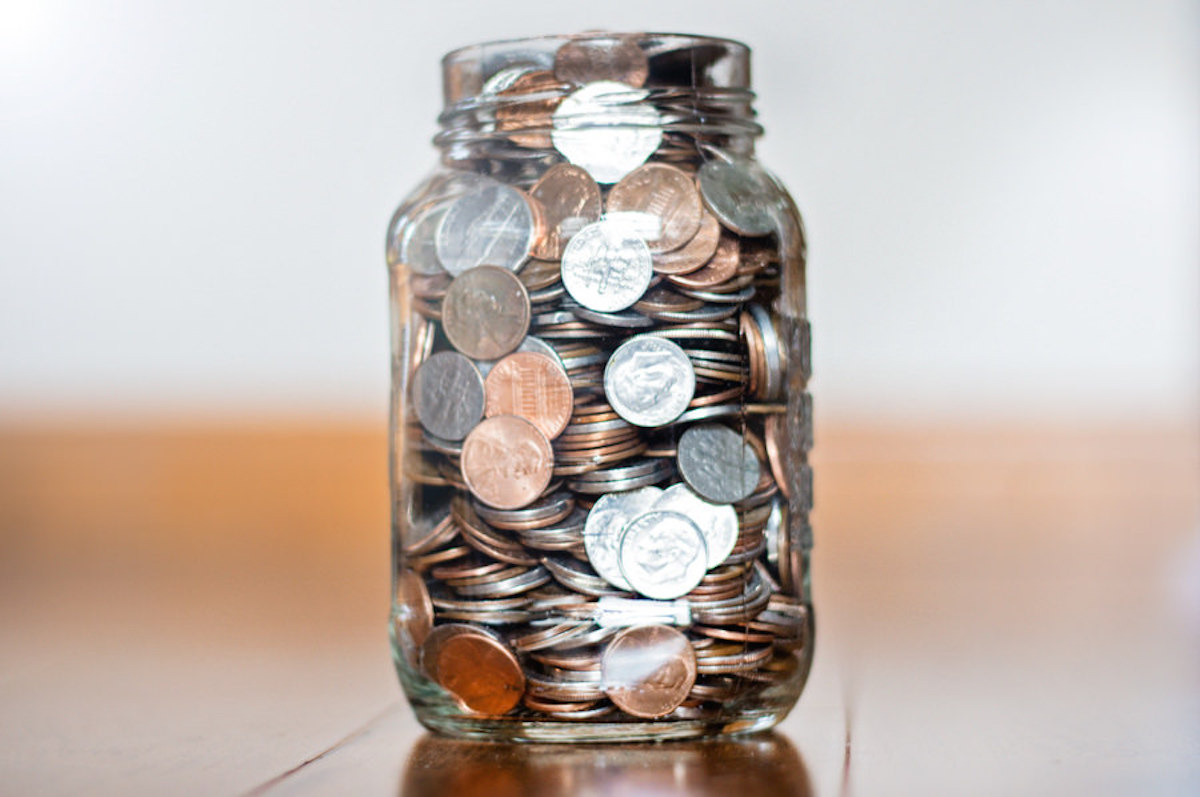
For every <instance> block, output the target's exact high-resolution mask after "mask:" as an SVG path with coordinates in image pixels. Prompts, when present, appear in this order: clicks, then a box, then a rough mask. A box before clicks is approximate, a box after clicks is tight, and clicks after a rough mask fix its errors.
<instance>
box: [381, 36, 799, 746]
mask: <svg viewBox="0 0 1200 797" xmlns="http://www.w3.org/2000/svg"><path fill="white" fill-rule="evenodd" d="M749 59H750V53H749V49H748V48H747V47H746V46H745V45H743V44H740V43H738V42H733V41H729V40H726V39H716V38H709V37H702V36H690V35H682V34H611V33H588V34H582V35H577V36H554V37H541V38H535V39H524V40H516V41H508V42H497V43H491V44H482V45H476V46H472V47H466V48H463V49H461V50H456V51H454V52H452V53H450V54H449V55H447V56H446V57H445V59H444V60H443V77H444V93H445V98H446V106H445V108H444V110H443V112H442V114H441V116H440V119H439V121H440V124H441V130H440V132H439V133H438V134H437V136H436V137H435V144H436V145H437V147H438V148H439V150H440V156H441V157H440V165H439V166H438V167H437V169H435V171H434V172H433V174H432V175H431V176H428V177H427V178H426V179H425V180H424V181H422V182H421V183H420V184H419V185H418V186H417V187H416V188H415V189H414V190H413V191H412V193H411V194H410V195H409V196H408V197H407V198H406V199H405V200H404V201H403V202H402V203H401V205H400V207H399V209H398V210H397V212H396V214H395V216H394V217H393V219H392V222H391V224H390V226H389V229H388V236H387V260H388V267H389V272H390V277H391V300H392V345H393V358H392V384H393V391H392V409H391V412H392V436H391V440H392V445H391V458H392V483H391V490H392V511H393V587H394V589H393V605H392V610H391V632H392V643H393V652H394V658H395V662H396V667H397V671H398V673H399V675H400V680H401V682H402V684H403V686H404V688H405V691H406V693H407V695H408V698H409V701H410V703H411V704H412V706H413V708H414V710H415V712H416V715H417V717H418V718H419V719H420V721H421V722H422V723H423V724H425V725H426V726H427V727H429V728H432V729H435V730H439V731H442V732H445V733H449V734H452V735H457V736H471V737H477V738H492V739H512V740H537V741H595V740H608V739H611V740H622V741H627V740H631V739H656V738H684V737H695V736H704V735H711V734H731V733H743V732H749V731H754V730H761V729H764V728H768V727H771V726H772V725H774V724H776V723H778V722H779V721H780V720H781V719H782V718H783V717H784V716H785V715H786V714H787V713H788V711H789V710H790V709H791V708H792V706H793V705H794V704H795V702H796V700H797V699H798V698H799V696H800V693H801V690H802V689H803V686H804V682H805V680H806V679H807V676H808V671H809V669H810V666H811V663H812V656H813V643H814V615H813V607H812V601H811V595H810V586H809V551H810V549H811V547H812V530H811V527H810V525H809V522H808V516H809V512H810V510H811V508H812V471H811V469H810V468H809V465H808V451H809V449H810V448H811V446H812V401H811V396H810V395H809V393H808V392H807V387H808V380H809V376H810V355H809V351H810V344H809V341H810V334H809V325H808V322H807V320H806V309H805V284H804V280H805V241H804V232H803V226H802V223H801V220H800V215H799V212H798V211H797V209H796V205H795V203H794V202H793V201H792V199H791V197H790V196H789V194H788V193H787V191H786V189H784V188H783V186H782V185H781V184H780V183H779V181H778V180H776V179H775V178H774V177H773V176H772V175H771V174H770V173H769V172H768V171H767V170H766V169H765V168H764V167H762V166H761V165H759V163H758V162H757V160H756V159H755V156H754V142H755V139H756V138H757V137H758V136H760V135H761V134H762V132H763V131H762V128H761V127H760V126H759V124H758V123H757V122H756V121H755V118H754V111H753V104H752V101H753V96H754V95H753V93H752V92H751V90H750V82H749Z"/></svg>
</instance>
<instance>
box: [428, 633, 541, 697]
mask: <svg viewBox="0 0 1200 797" xmlns="http://www.w3.org/2000/svg"><path fill="white" fill-rule="evenodd" d="M421 663H422V666H423V667H424V668H425V671H426V672H427V673H428V674H429V675H430V677H431V678H433V680H435V681H436V682H437V683H439V684H441V686H442V688H444V689H445V690H446V691H447V692H449V693H450V694H452V695H454V696H455V697H456V698H458V700H459V702H461V703H462V704H463V706H465V707H466V708H467V709H468V710H470V711H471V712H473V713H476V714H482V715H486V716H499V715H501V714H507V713H508V712H509V711H511V710H512V709H513V708H515V707H516V705H517V704H518V703H519V702H520V701H521V695H522V694H524V692H525V674H524V672H522V670H521V665H520V663H519V662H518V661H517V657H516V656H514V655H513V652H512V651H511V650H509V649H508V647H507V646H506V645H505V644H504V643H503V642H501V641H500V640H499V639H497V638H496V637H494V636H493V635H492V634H490V633H488V632H487V631H484V630H483V629H481V628H476V627H474V626H469V625H459V624H451V625H443V626H438V627H437V628H436V629H434V631H433V633H431V634H430V635H429V637H428V638H427V639H426V640H425V645H424V647H423V648H422V653H421Z"/></svg>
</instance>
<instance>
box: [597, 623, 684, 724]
mask: <svg viewBox="0 0 1200 797" xmlns="http://www.w3.org/2000/svg"><path fill="white" fill-rule="evenodd" d="M600 671H601V677H602V682H603V685H604V691H605V693H606V694H607V695H608V696H609V698H611V699H612V702H613V703H615V704H616V705H617V707H618V708H620V709H621V710H622V711H624V712H625V713H627V714H632V715H633V716H635V717H644V718H646V719H653V718H655V717H662V716H665V715H667V714H670V713H671V712H672V711H674V710H675V709H676V708H678V707H679V705H680V704H681V703H682V702H683V701H684V700H685V699H686V698H687V696H688V692H690V691H691V690H692V685H693V684H694V683H695V682H696V652H695V650H694V649H693V648H692V645H691V643H690V642H688V639H687V637H686V636H684V635H683V634H682V633H680V632H679V631H677V630H675V629H674V628H671V627H670V626H665V625H642V626H635V627H633V628H626V629H625V630H623V631H621V632H620V633H619V634H617V635H616V636H615V637H613V639H612V641H611V642H609V643H608V647H607V648H605V650H604V656H603V657H602V658H601V662H600Z"/></svg>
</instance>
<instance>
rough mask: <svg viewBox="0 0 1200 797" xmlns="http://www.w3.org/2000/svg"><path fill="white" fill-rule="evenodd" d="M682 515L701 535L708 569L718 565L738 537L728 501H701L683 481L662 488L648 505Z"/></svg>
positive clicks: (736, 517)
mask: <svg viewBox="0 0 1200 797" xmlns="http://www.w3.org/2000/svg"><path fill="white" fill-rule="evenodd" d="M651 508H652V509H653V510H655V511H659V510H665V511H669V512H678V513H680V514H681V515H686V516H687V517H688V518H689V519H690V520H691V521H692V522H693V523H695V524H696V528H698V529H700V533H701V534H703V535H704V544H705V549H706V550H707V552H708V568H709V569H710V570H711V569H712V568H714V567H716V566H718V565H720V564H721V563H722V562H724V561H725V559H726V557H728V556H729V554H730V552H732V551H733V546H734V544H735V543H736V542H737V539H738V515H737V510H735V509H734V508H733V507H732V506H730V505H729V504H714V503H712V502H711V501H705V500H704V499H703V498H701V497H700V496H699V495H697V494H696V493H695V492H693V491H692V489H691V488H690V487H688V486H687V485H686V484H673V485H671V486H670V487H668V488H667V489H666V490H664V491H663V494H662V495H661V496H659V497H658V500H656V501H655V502H654V506H653V507H651Z"/></svg>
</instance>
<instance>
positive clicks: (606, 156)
mask: <svg viewBox="0 0 1200 797" xmlns="http://www.w3.org/2000/svg"><path fill="white" fill-rule="evenodd" d="M648 95H649V92H647V91H646V90H645V89H635V88H632V87H630V86H627V85H625V84H624V83H618V82H616V81H612V80H599V81H596V82H594V83H588V84H587V85H586V86H584V87H583V88H581V89H579V90H577V91H575V92H574V93H572V94H570V95H569V96H568V97H566V99H564V100H563V101H562V103H561V104H560V105H559V106H558V109H557V110H556V111H555V112H554V117H553V122H554V132H553V133H551V140H552V141H553V144H554V148H555V149H557V150H558V151H559V152H560V153H562V155H563V157H565V158H566V159H567V160H569V161H570V162H571V163H574V164H575V165H576V166H581V167H583V168H584V169H587V171H588V173H589V174H590V175H592V178H593V179H594V180H595V181H596V182H598V183H615V182H617V181H618V180H620V179H621V178H622V177H624V176H625V175H626V174H628V173H629V172H631V171H633V170H634V169H636V168H637V167H638V166H641V165H642V164H643V163H645V162H646V159H647V158H649V157H650V156H651V155H652V154H653V153H654V150H656V149H658V145H659V144H660V143H661V142H662V136H663V131H662V124H661V120H660V118H659V115H658V111H656V110H655V109H654V107H653V106H651V105H650V104H648V103H645V102H644V100H645V99H646V97H647V96H648Z"/></svg>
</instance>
